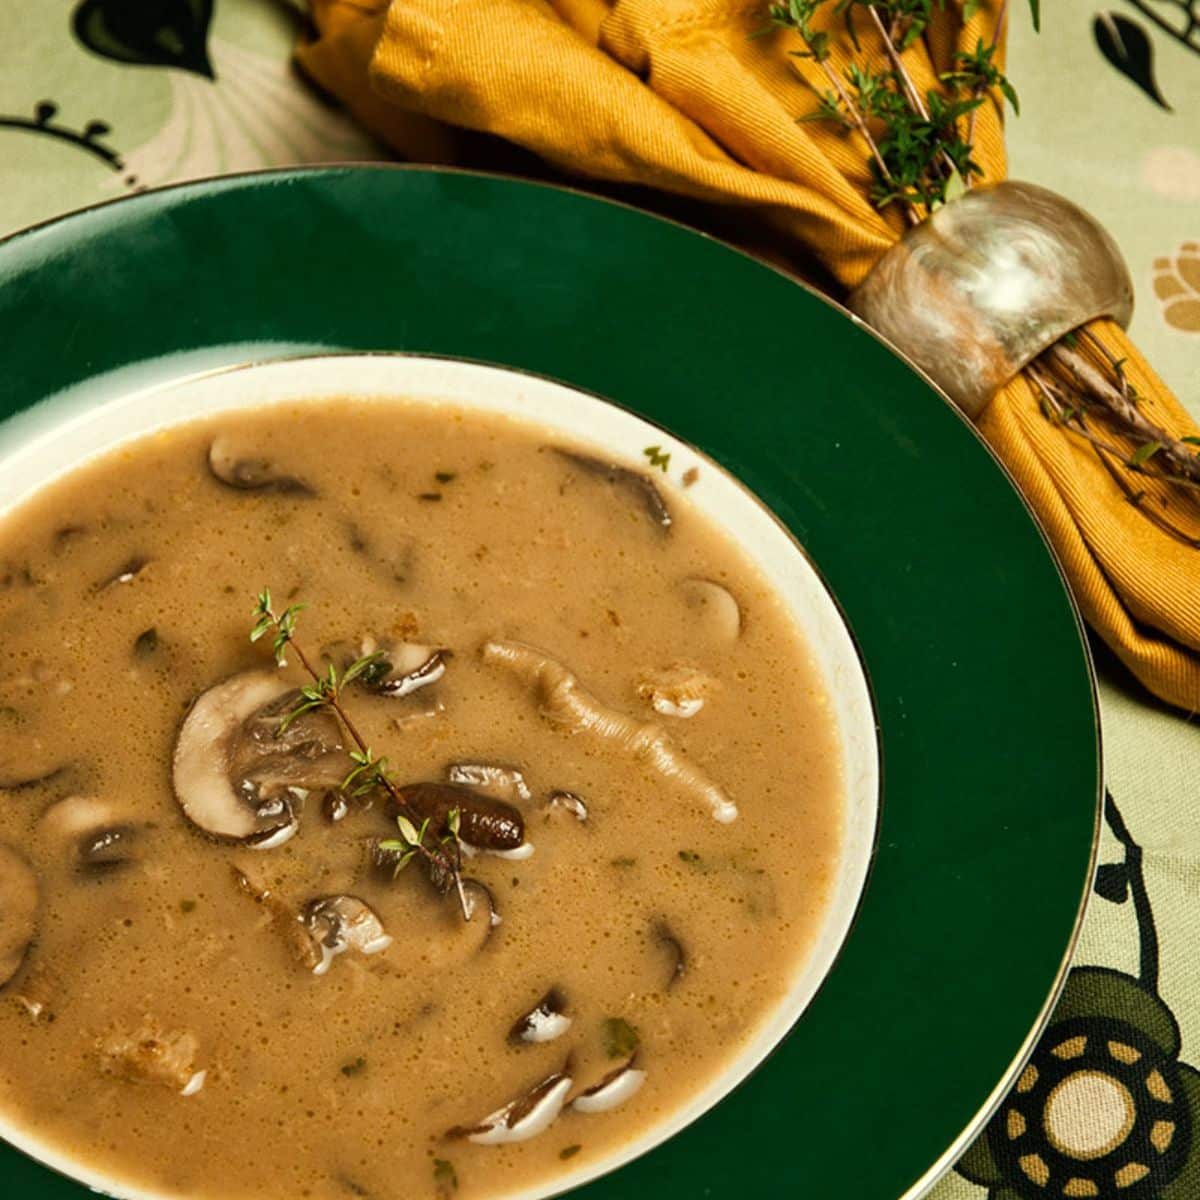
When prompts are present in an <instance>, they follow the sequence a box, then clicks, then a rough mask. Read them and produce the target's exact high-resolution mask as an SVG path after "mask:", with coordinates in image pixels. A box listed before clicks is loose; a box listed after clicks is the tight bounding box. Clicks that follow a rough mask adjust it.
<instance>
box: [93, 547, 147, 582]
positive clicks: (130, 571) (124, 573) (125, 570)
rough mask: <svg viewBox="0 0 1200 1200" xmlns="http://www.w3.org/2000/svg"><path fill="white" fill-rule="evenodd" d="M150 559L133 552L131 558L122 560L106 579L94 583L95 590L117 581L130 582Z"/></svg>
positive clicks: (145, 566) (144, 567)
mask: <svg viewBox="0 0 1200 1200" xmlns="http://www.w3.org/2000/svg"><path fill="white" fill-rule="evenodd" d="M149 565H150V560H149V559H148V558H144V557H143V556H142V555H140V554H135V555H134V556H133V557H132V558H130V559H128V560H127V561H125V562H123V563H122V564H121V565H120V566H119V567H118V568H117V569H116V570H115V571H114V572H113V573H112V574H111V575H110V576H108V578H107V579H104V580H101V582H100V583H98V584H97V585H96V590H97V591H104V590H105V589H106V588H110V587H113V586H115V585H116V584H119V583H132V582H133V580H134V579H136V578H137V577H138V576H139V575H140V574H141V573H142V572H143V571H144V570H145V569H146V568H147V567H148V566H149Z"/></svg>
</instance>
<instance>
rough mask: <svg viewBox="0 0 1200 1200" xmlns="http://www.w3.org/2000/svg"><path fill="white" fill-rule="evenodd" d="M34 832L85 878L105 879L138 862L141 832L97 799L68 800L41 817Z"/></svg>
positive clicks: (111, 805)
mask: <svg viewBox="0 0 1200 1200" xmlns="http://www.w3.org/2000/svg"><path fill="white" fill-rule="evenodd" d="M37 832H38V835H39V836H40V837H44V838H46V839H47V840H49V841H50V842H51V843H53V844H54V845H55V846H56V847H57V848H58V850H59V853H61V854H63V856H64V858H65V860H66V861H67V863H68V864H69V865H70V866H72V867H74V868H75V869H77V870H78V871H79V872H80V873H81V874H85V875H106V874H109V873H111V872H113V871H117V870H120V869H121V868H122V867H127V866H129V865H131V864H132V863H134V862H135V861H136V860H137V841H138V838H139V834H140V830H139V829H138V827H137V826H136V825H135V824H134V823H133V822H132V821H129V820H128V819H127V818H126V816H125V815H123V814H122V813H121V811H120V809H119V808H118V806H117V805H116V804H114V803H112V802H111V801H109V800H106V799H104V798H102V797H98V796H68V797H67V798H66V799H65V800H60V801H58V803H57V804H52V805H51V806H50V807H49V808H48V809H46V811H45V812H44V813H43V814H42V817H41V819H40V820H39V821H38V824H37Z"/></svg>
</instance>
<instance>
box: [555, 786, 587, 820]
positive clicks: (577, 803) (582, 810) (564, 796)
mask: <svg viewBox="0 0 1200 1200" xmlns="http://www.w3.org/2000/svg"><path fill="white" fill-rule="evenodd" d="M546 807H547V808H549V809H551V810H554V809H559V810H561V811H563V812H569V813H570V814H571V816H573V817H574V818H575V820H577V821H578V822H579V823H580V824H581V825H586V824H587V822H588V806H587V801H586V800H585V799H584V798H583V797H582V796H581V795H579V793H578V792H564V791H562V790H561V789H559V790H556V791H553V792H551V793H550V796H549V799H548V800H547V801H546Z"/></svg>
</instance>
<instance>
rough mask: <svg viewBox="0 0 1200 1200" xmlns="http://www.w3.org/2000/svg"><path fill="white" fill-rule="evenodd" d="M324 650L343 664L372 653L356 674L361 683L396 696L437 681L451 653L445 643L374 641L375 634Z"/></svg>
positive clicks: (382, 692)
mask: <svg viewBox="0 0 1200 1200" xmlns="http://www.w3.org/2000/svg"><path fill="white" fill-rule="evenodd" d="M326 654H327V655H328V656H329V657H330V658H333V659H334V660H335V661H336V660H338V659H340V660H341V665H342V667H343V669H344V668H346V667H348V666H349V665H350V664H351V663H352V662H354V661H356V660H357V659H359V658H365V657H367V656H368V655H375V656H376V657H375V660H374V662H372V663H370V664H369V665H368V666H367V668H366V670H364V671H363V672H362V673H361V674H360V675H359V676H358V678H357V680H356V681H355V682H357V683H358V684H359V685H360V686H362V687H365V688H368V689H369V690H370V691H373V692H376V693H378V694H379V695H381V696H390V697H392V698H393V699H399V698H400V697H403V696H411V695H412V694H413V692H417V691H420V689H421V688H424V687H428V686H429V685H430V684H432V683H437V681H438V680H439V679H441V678H442V676H443V675H445V674H446V664H447V663H448V662H449V660H450V659H451V658H452V657H453V654H452V652H451V651H449V650H447V649H445V648H444V647H438V646H426V645H424V644H422V643H420V642H394V643H387V642H385V643H382V644H381V643H377V642H376V641H375V639H374V638H370V637H368V638H364V639H363V640H362V642H361V643H360V644H359V645H358V646H356V647H354V649H353V650H348V649H347V648H346V646H345V643H341V644H339V645H338V646H334V647H331V648H330V649H328V650H327V651H326Z"/></svg>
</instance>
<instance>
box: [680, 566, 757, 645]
mask: <svg viewBox="0 0 1200 1200" xmlns="http://www.w3.org/2000/svg"><path fill="white" fill-rule="evenodd" d="M679 593H680V595H681V596H682V597H683V602H684V604H686V605H687V606H688V608H690V609H691V610H692V612H693V613H694V614H695V620H696V621H697V623H698V624H699V625H701V626H702V627H703V629H704V632H706V633H708V634H709V635H710V636H711V637H712V638H713V639H714V640H716V641H719V642H735V641H737V639H738V638H739V637H740V636H741V632H742V606H741V605H740V604H739V603H738V602H737V599H736V598H735V597H734V595H733V593H732V592H731V591H730V590H729V589H728V588H727V587H725V586H724V585H723V584H720V583H716V582H715V581H714V580H712V579H701V578H699V577H698V576H692V577H690V578H688V579H685V580H683V582H682V583H680V585H679Z"/></svg>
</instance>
